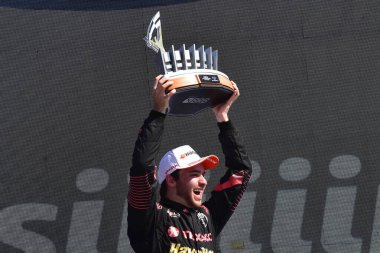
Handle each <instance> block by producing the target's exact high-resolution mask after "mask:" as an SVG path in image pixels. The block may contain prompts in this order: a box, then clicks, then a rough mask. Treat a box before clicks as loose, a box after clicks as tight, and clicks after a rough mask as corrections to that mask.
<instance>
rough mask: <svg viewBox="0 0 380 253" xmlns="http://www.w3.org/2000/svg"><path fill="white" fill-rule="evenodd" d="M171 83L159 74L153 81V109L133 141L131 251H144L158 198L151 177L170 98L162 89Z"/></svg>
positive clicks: (129, 202) (130, 212)
mask: <svg viewBox="0 0 380 253" xmlns="http://www.w3.org/2000/svg"><path fill="white" fill-rule="evenodd" d="M169 85H171V82H170V81H167V80H166V79H165V78H162V76H158V77H156V79H155V81H154V83H153V91H152V103H153V108H152V111H151V112H150V113H149V116H148V118H146V119H145V121H144V124H143V125H142V127H141V129H140V132H139V134H138V136H137V140H136V142H135V147H134V151H133V157H132V167H131V169H130V172H129V175H130V182H129V192H128V236H129V239H130V242H131V246H132V247H133V249H134V250H135V252H137V253H139V252H148V251H147V250H149V241H151V233H152V232H153V230H152V228H153V227H152V226H153V218H154V210H155V205H156V201H157V197H158V183H157V180H156V176H155V171H156V162H155V159H156V156H157V154H158V151H159V147H160V144H161V139H162V134H163V132H164V121H165V112H166V110H167V108H168V103H169V99H170V97H171V96H172V95H173V94H174V93H175V91H172V92H171V93H168V94H166V93H165V88H166V87H167V86H169Z"/></svg>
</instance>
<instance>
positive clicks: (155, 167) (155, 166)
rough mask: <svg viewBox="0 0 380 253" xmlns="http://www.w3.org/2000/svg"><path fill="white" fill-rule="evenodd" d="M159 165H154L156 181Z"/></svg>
mask: <svg viewBox="0 0 380 253" xmlns="http://www.w3.org/2000/svg"><path fill="white" fill-rule="evenodd" d="M157 178H158V177H157V165H154V179H157Z"/></svg>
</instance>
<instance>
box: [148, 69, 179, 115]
mask: <svg viewBox="0 0 380 253" xmlns="http://www.w3.org/2000/svg"><path fill="white" fill-rule="evenodd" d="M172 84H173V81H170V80H169V79H167V78H165V77H164V76H163V75H159V76H157V77H156V78H155V80H154V83H153V91H152V103H153V110H154V111H157V112H161V113H166V111H167V109H168V107H169V99H170V98H171V96H173V95H174V94H175V93H176V90H175V89H173V90H171V91H170V92H169V93H166V88H168V87H169V86H170V85H172Z"/></svg>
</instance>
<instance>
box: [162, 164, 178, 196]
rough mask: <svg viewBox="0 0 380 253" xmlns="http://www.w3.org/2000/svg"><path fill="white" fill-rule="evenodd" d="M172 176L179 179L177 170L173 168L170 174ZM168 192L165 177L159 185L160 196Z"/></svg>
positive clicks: (176, 179)
mask: <svg viewBox="0 0 380 253" xmlns="http://www.w3.org/2000/svg"><path fill="white" fill-rule="evenodd" d="M170 175H171V176H172V177H174V180H175V181H178V179H179V170H175V171H174V172H172V173H171V174H170ZM167 193H168V187H167V186H166V179H165V180H164V181H162V183H161V187H160V196H161V198H164V197H166V194H167Z"/></svg>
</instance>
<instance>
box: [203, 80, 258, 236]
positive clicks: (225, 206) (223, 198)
mask: <svg viewBox="0 0 380 253" xmlns="http://www.w3.org/2000/svg"><path fill="white" fill-rule="evenodd" d="M234 88H235V92H234V94H233V95H232V96H231V98H230V99H229V100H228V101H227V102H226V103H224V104H222V105H219V106H217V107H215V108H213V111H214V114H215V118H216V120H217V122H218V127H219V130H220V132H219V141H220V143H221V145H222V150H223V154H224V156H225V163H226V164H225V165H226V167H227V171H226V173H225V174H224V176H223V177H222V178H221V179H220V182H219V184H218V185H216V187H215V188H214V189H213V191H212V193H211V198H210V199H209V200H208V201H207V202H205V206H206V207H207V208H208V209H209V211H210V214H211V216H212V219H213V223H214V227H215V232H216V235H218V234H219V233H220V232H221V230H222V228H223V227H224V225H225V224H226V222H227V221H228V219H229V218H230V217H231V215H232V213H233V212H234V210H235V208H236V207H237V205H238V203H239V201H240V199H241V197H242V195H243V193H244V191H245V189H246V187H247V183H248V181H249V178H250V175H251V172H252V168H251V162H250V160H249V158H248V155H247V153H246V151H245V148H244V146H243V143H242V139H241V137H240V135H239V133H238V131H237V130H236V128H235V127H234V125H233V124H232V122H231V121H230V120H229V117H228V111H229V109H230V107H231V106H232V104H233V103H234V102H235V100H236V99H237V98H238V97H239V95H240V93H239V89H238V87H237V86H236V84H235V83H234Z"/></svg>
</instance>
